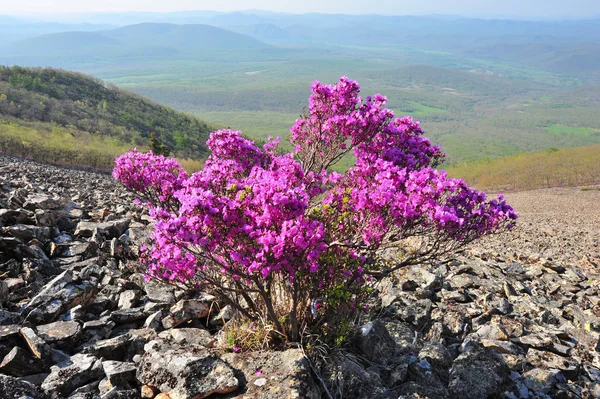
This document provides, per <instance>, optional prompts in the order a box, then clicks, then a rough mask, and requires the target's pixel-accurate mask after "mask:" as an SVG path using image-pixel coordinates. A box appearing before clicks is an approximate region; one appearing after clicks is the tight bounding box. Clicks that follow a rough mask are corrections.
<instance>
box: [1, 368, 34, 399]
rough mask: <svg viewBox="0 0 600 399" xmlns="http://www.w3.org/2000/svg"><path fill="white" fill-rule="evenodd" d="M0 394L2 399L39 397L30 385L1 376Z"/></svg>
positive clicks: (31, 398)
mask: <svg viewBox="0 0 600 399" xmlns="http://www.w3.org/2000/svg"><path fill="white" fill-rule="evenodd" d="M0 393H1V395H2V396H1V397H2V398H7V399H13V398H14V399H21V398H27V399H38V398H40V397H41V396H40V394H39V392H38V390H37V388H36V387H35V385H33V384H32V383H30V382H27V381H22V380H19V379H18V378H15V377H11V376H8V375H3V374H0Z"/></svg>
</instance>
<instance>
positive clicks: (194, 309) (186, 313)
mask: <svg viewBox="0 0 600 399" xmlns="http://www.w3.org/2000/svg"><path fill="white" fill-rule="evenodd" d="M208 313H209V308H208V306H207V305H206V304H205V303H203V302H200V301H195V300H191V299H190V300H187V299H182V300H181V301H179V302H177V303H176V304H175V305H173V306H171V309H169V314H168V315H167V316H166V317H165V318H164V319H163V320H162V325H163V327H164V328H166V329H169V328H173V327H177V326H178V325H180V324H183V323H185V322H186V321H190V320H195V319H201V318H203V317H206V316H208Z"/></svg>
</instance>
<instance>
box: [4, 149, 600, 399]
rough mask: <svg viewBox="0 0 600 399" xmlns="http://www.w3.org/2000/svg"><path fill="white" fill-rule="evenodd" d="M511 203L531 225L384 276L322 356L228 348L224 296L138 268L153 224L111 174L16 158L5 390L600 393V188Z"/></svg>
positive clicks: (534, 195) (8, 223)
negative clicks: (363, 314) (350, 326)
mask: <svg viewBox="0 0 600 399" xmlns="http://www.w3.org/2000/svg"><path fill="white" fill-rule="evenodd" d="M508 198H509V200H510V201H511V202H512V203H513V205H514V206H515V207H516V208H517V210H518V211H519V213H520V214H521V221H520V225H519V227H518V228H517V229H515V230H514V231H513V232H511V233H509V234H507V235H504V236H502V237H500V236H498V237H492V238H489V239H486V240H484V241H482V242H481V243H479V244H477V245H474V246H473V247H472V248H469V249H467V250H465V251H464V252H463V253H461V254H458V255H457V256H456V257H454V258H453V259H447V260H446V261H447V262H443V263H442V262H441V263H440V264H437V265H430V266H420V267H413V268H411V269H406V270H403V271H402V272H401V273H399V274H398V275H397V276H394V278H389V279H385V280H383V281H382V282H380V283H379V284H378V286H377V288H378V292H377V296H376V297H374V298H373V300H374V304H373V305H374V306H372V308H371V313H370V314H369V315H367V316H368V318H367V319H366V320H365V323H364V324H363V325H361V326H360V327H359V328H357V331H356V335H355V337H354V338H353V339H352V342H351V344H350V345H348V346H347V347H346V348H344V349H343V350H336V351H334V352H333V353H330V354H329V355H328V356H327V357H325V358H321V359H316V358H315V359H313V362H312V363H309V362H308V361H307V359H306V358H305V357H304V354H303V353H302V352H301V351H300V350H299V349H294V348H291V349H288V350H284V351H277V352H275V351H270V352H259V353H223V352H222V351H220V350H218V345H215V342H216V340H217V337H218V336H219V332H218V331H219V323H220V322H221V320H223V318H222V317H215V316H217V315H216V312H217V310H218V309H217V307H216V306H211V305H212V304H213V301H212V298H210V297H209V296H208V295H206V294H203V293H201V292H185V291H182V290H179V289H176V288H175V287H172V286H169V285H163V284H159V283H156V282H146V281H144V279H143V276H142V275H141V274H139V273H134V272H132V269H131V267H130V266H129V265H128V259H130V258H131V256H130V255H131V253H135V252H136V250H137V245H140V243H141V242H143V240H144V238H145V237H146V236H147V234H148V229H147V226H146V225H147V223H148V220H147V218H146V217H145V216H144V215H143V214H141V213H140V212H139V210H138V209H136V208H135V207H133V206H132V197H131V196H130V195H129V194H128V193H126V192H125V191H124V190H122V189H120V188H119V186H118V185H117V184H115V182H114V181H112V179H111V178H110V176H107V175H99V174H93V173H87V172H77V171H72V170H66V169H59V168H53V167H49V166H41V165H37V164H33V163H29V162H24V161H20V160H15V159H10V158H3V157H0V302H1V307H0V398H102V399H108V398H139V397H143V398H157V399H168V398H172V399H180V398H181V399H184V398H186V399H187V398H189V399H191V398H205V397H209V398H234V397H235V398H273V399H275V398H311V399H313V398H314V399H317V398H328V397H329V398H334V397H335V398H394V399H396V398H473V399H475V398H488V397H491V398H568V397H572V398H588V397H600V353H599V352H598V351H599V350H600V347H599V346H598V338H599V333H598V332H599V331H600V319H599V318H598V316H599V311H600V308H599V304H600V294H599V292H598V287H599V286H600V281H599V280H598V275H599V274H600V271H599V269H598V267H599V266H600V265H598V253H599V252H598V251H599V248H598V245H599V241H598V240H599V236H598V234H599V231H600V226H599V213H598V212H599V211H598V208H600V207H599V206H598V204H600V201H599V200H600V191H596V190H587V191H582V190H581V189H556V190H540V191H535V192H528V193H515V194H511V195H510V196H509V197H508ZM368 319H371V321H368ZM320 379H322V381H321V380H320ZM324 386H327V389H325V388H324Z"/></svg>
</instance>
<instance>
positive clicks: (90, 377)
mask: <svg viewBox="0 0 600 399" xmlns="http://www.w3.org/2000/svg"><path fill="white" fill-rule="evenodd" d="M103 375H104V372H103V369H102V362H101V361H100V359H98V358H96V357H95V356H91V355H86V354H76V355H73V356H71V357H70V359H69V360H68V361H64V362H61V363H59V364H58V365H56V366H53V367H52V368H51V372H50V375H49V376H48V377H47V378H46V379H45V380H44V383H43V384H42V389H43V390H44V391H45V392H46V393H47V394H49V395H55V396H59V397H60V396H62V397H66V396H68V395H69V394H70V393H71V392H73V391H74V390H76V389H77V388H79V387H82V386H84V385H86V384H88V383H90V382H92V381H96V380H98V379H100V378H102V376H103Z"/></svg>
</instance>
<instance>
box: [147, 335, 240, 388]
mask: <svg viewBox="0 0 600 399" xmlns="http://www.w3.org/2000/svg"><path fill="white" fill-rule="evenodd" d="M145 349H146V354H145V355H144V356H143V357H142V359H141V361H140V364H139V368H138V371H137V379H138V381H139V382H140V383H142V384H146V385H149V386H152V387H156V388H158V389H159V390H160V391H161V392H164V393H166V394H168V395H169V396H170V397H171V399H201V398H206V397H208V396H210V395H212V394H215V393H229V392H233V391H235V390H236V389H237V388H238V385H239V382H238V379H237V378H236V377H235V374H234V371H233V369H232V368H231V367H230V366H229V365H228V364H227V363H226V362H224V361H223V360H221V359H220V358H219V357H217V356H216V355H214V354H212V353H210V352H209V351H208V350H207V349H204V348H201V347H197V346H176V345H175V346H172V345H170V344H168V343H167V342H165V341H161V340H154V341H151V342H149V343H148V344H147V345H146V347H145Z"/></svg>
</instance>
